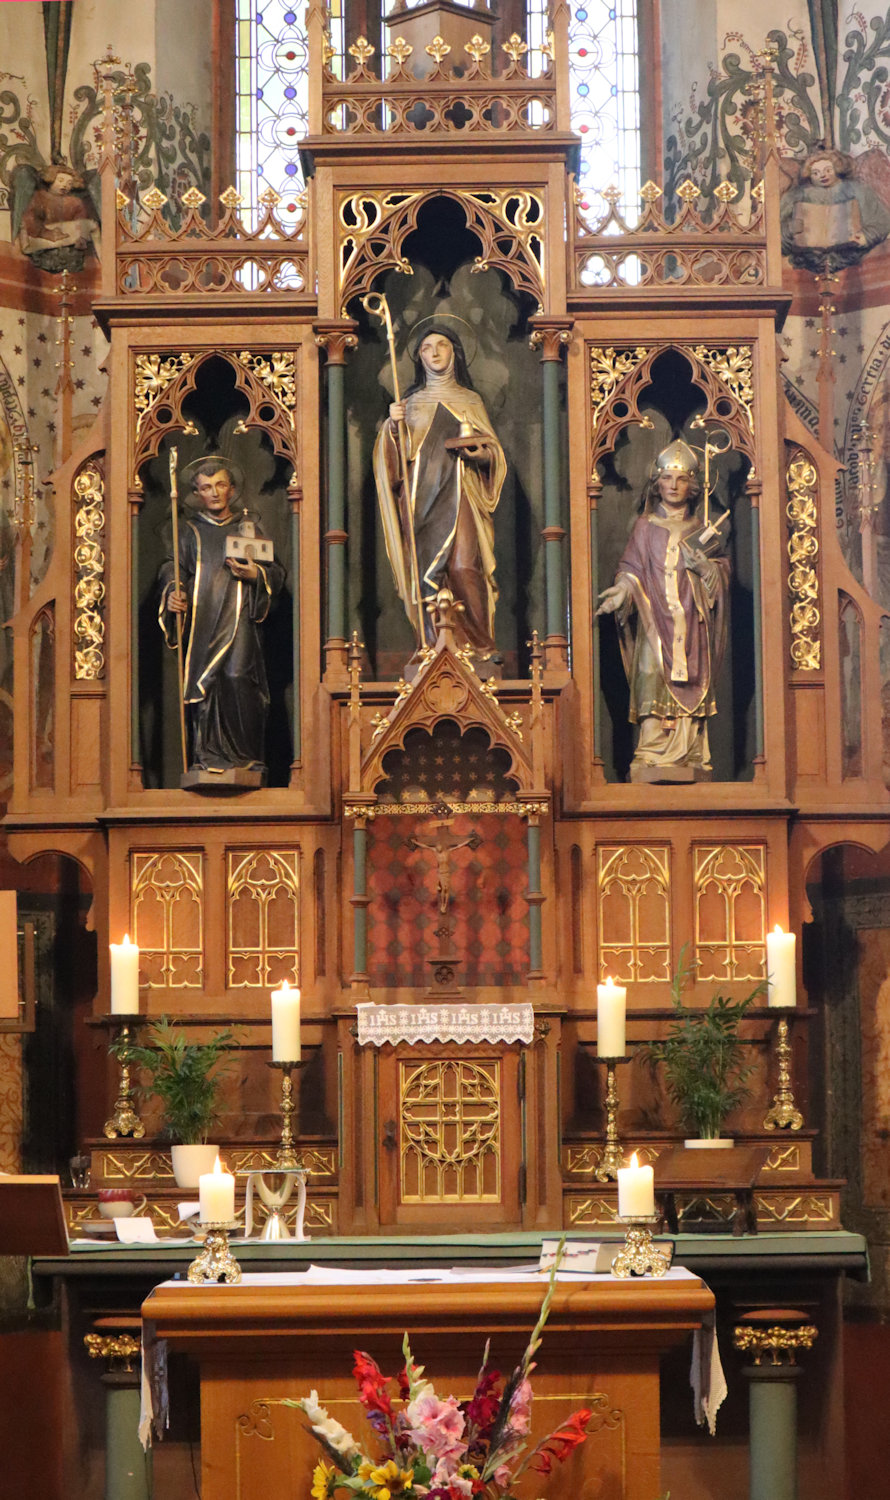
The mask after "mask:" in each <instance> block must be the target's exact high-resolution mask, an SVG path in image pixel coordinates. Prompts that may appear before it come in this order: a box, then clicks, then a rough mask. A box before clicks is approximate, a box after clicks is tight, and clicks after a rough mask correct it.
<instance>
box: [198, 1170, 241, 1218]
mask: <svg viewBox="0 0 890 1500" xmlns="http://www.w3.org/2000/svg"><path fill="white" fill-rule="evenodd" d="M198 1199H199V1202H200V1208H199V1210H198V1213H199V1217H200V1220H201V1223H202V1224H231V1222H232V1220H233V1219H234V1217H235V1179H234V1177H233V1176H232V1174H231V1172H224V1171H223V1168H222V1162H221V1161H220V1159H219V1157H217V1158H216V1165H215V1166H214V1168H213V1171H212V1172H204V1173H202V1175H201V1176H200V1177H199V1178H198Z"/></svg>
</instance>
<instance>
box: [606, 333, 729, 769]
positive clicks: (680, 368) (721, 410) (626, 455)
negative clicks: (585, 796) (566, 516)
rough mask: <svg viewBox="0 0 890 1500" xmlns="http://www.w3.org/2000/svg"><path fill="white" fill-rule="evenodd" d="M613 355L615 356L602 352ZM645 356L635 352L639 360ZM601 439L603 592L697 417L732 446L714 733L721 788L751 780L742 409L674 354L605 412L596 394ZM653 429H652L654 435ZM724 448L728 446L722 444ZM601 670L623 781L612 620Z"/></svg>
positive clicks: (683, 355) (697, 438)
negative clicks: (672, 447)
mask: <svg viewBox="0 0 890 1500" xmlns="http://www.w3.org/2000/svg"><path fill="white" fill-rule="evenodd" d="M596 352H600V353H602V354H604V355H610V356H611V355H613V354H614V352H615V351H614V350H604V351H594V353H596ZM637 352H638V351H636V350H635V351H634V355H636V354H637ZM645 352H646V351H643V353H645ZM592 396H593V404H594V410H595V422H597V423H598V428H597V439H598V441H596V442H595V445H594V451H593V471H594V473H595V474H596V473H598V474H599V476H600V478H601V481H602V493H601V495H600V497H599V501H598V506H597V555H596V560H597V575H598V583H597V588H598V591H601V590H603V589H604V588H606V587H607V586H608V585H609V584H611V583H612V582H613V581H614V578H615V574H616V572H617V569H618V564H619V561H620V559H621V556H622V553H623V551H624V548H625V545H626V543H627V540H628V537H629V534H630V532H631V530H632V528H633V524H634V522H635V521H636V519H637V516H638V515H639V506H640V499H641V496H642V492H643V488H644V486H645V484H646V481H647V480H648V478H649V477H650V474H651V470H652V464H653V462H654V460H655V458H656V456H657V455H658V453H660V452H661V450H662V449H663V448H664V447H666V445H667V444H668V443H669V442H671V440H672V439H673V438H674V437H681V438H683V439H684V441H685V442H687V443H689V444H690V446H692V447H694V448H696V449H697V450H699V452H700V451H701V449H702V446H703V434H702V431H701V429H700V428H698V429H696V428H694V427H693V425H692V424H693V421H694V420H695V418H696V417H698V416H699V415H702V416H704V417H706V419H707V427H708V431H709V432H712V431H713V430H714V428H719V427H720V426H721V425H722V426H723V427H724V430H725V431H726V432H727V433H728V434H729V435H730V437H731V438H732V443H733V446H732V448H731V450H730V451H729V452H727V453H726V455H725V456H724V457H722V458H720V459H719V460H718V461H717V473H718V478H717V481H716V484H715V485H714V489H713V495H714V499H715V501H716V504H717V507H718V508H720V509H724V508H726V507H727V506H728V507H729V510H730V525H731V532H730V539H729V549H728V550H729V557H730V562H731V568H732V579H731V585H730V592H729V601H728V628H727V645H726V652H725V655H724V660H723V665H722V669H721V672H720V675H719V677H718V679H717V684H716V698H717V705H718V711H717V713H716V715H714V716H713V717H712V718H711V719H710V720H709V723H708V734H709V740H710V747H711V757H712V760H713V765H714V780H715V781H743V780H751V779H752V778H753V774H754V755H755V696H754V695H755V679H754V618H755V599H754V576H755V575H754V568H753V548H754V540H753V538H754V532H753V528H752V514H751V504H750V500H749V497H748V494H747V492H746V489H745V481H746V479H747V476H748V473H749V471H750V466H751V455H752V442H751V433H750V429H749V426H748V419H747V414H746V412H745V410H744V408H743V406H742V404H741V403H740V402H738V401H736V400H735V399H733V398H732V397H731V396H730V394H729V393H728V392H727V391H725V390H720V388H719V386H718V385H717V382H716V380H715V378H714V377H712V376H711V374H710V372H709V371H708V370H707V369H705V368H703V367H702V364H701V362H700V361H699V360H698V359H696V358H694V357H693V355H692V351H687V350H684V349H681V348H675V347H668V348H664V349H662V350H660V351H656V352H655V353H654V355H653V354H652V353H651V352H650V354H649V356H648V358H647V359H645V360H644V361H643V362H642V363H640V364H639V365H638V367H637V368H636V369H635V370H634V371H633V373H632V374H631V375H630V376H628V377H627V379H625V380H624V381H619V382H618V383H616V386H615V389H614V391H613V393H612V394H611V396H610V397H609V398H608V400H604V401H603V402H602V403H601V404H600V405H599V407H597V400H596V388H595V387H593V388H592ZM650 424H651V425H650ZM716 441H717V442H720V443H723V442H724V441H725V439H724V438H723V437H722V436H721V435H718V436H717V438H716ZM598 636H599V648H598V649H599V668H600V683H601V693H602V700H603V707H604V712H603V713H602V715H601V743H600V752H599V753H600V755H601V756H602V759H603V763H604V767H605V772H606V778H607V780H609V781H624V780H626V779H627V777H628V772H629V768H630V762H631V759H632V757H633V744H634V735H633V727H632V726H631V724H630V723H629V722H628V708H629V690H628V686H627V678H626V675H625V672H624V668H623V665H622V661H621V653H620V649H619V639H618V632H617V629H616V626H615V620H614V617H612V616H609V617H605V618H602V619H600V621H599V622H598Z"/></svg>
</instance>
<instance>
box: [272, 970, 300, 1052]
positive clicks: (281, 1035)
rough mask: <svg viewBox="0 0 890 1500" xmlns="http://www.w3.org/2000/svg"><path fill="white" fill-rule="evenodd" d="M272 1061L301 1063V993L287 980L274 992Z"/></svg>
mask: <svg viewBox="0 0 890 1500" xmlns="http://www.w3.org/2000/svg"><path fill="white" fill-rule="evenodd" d="M272 1061H273V1062H299V1061H300V991H299V990H292V989H291V987H290V985H289V984H288V982H287V980H286V979H285V981H284V983H283V985H282V986H281V989H280V990H273V991H272Z"/></svg>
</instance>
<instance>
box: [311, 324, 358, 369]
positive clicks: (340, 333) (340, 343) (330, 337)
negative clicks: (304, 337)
mask: <svg viewBox="0 0 890 1500" xmlns="http://www.w3.org/2000/svg"><path fill="white" fill-rule="evenodd" d="M357 327H358V324H357V323H356V321H355V319H354V318H331V319H330V320H329V321H326V322H322V323H316V324H315V342H316V344H317V345H318V347H319V348H320V349H324V351H325V353H326V355H327V362H328V364H329V365H345V363H346V355H347V352H348V351H349V350H350V349H356V348H358V335H357V333H356V329H357Z"/></svg>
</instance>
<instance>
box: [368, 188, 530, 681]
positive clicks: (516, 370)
mask: <svg viewBox="0 0 890 1500" xmlns="http://www.w3.org/2000/svg"><path fill="white" fill-rule="evenodd" d="M468 218H475V219H478V214H477V212H476V211H475V209H474V208H473V206H472V205H469V204H467V203H464V202H463V201H459V200H458V199H456V198H455V197H453V196H450V195H447V194H445V193H436V194H430V195H428V196H427V197H425V198H424V200H423V202H422V203H420V204H419V205H417V206H415V207H414V208H413V213H412V222H413V224H414V226H415V227H412V228H411V229H410V232H409V233H407V234H406V235H404V237H403V238H401V237H400V238H399V240H398V247H399V249H400V251H401V254H403V255H404V256H405V258H406V259H407V261H408V262H409V263H410V265H411V267H412V269H413V275H406V274H404V273H403V272H400V271H398V270H395V269H393V265H394V262H395V259H396V257H395V256H391V257H390V258H389V259H388V260H384V261H383V263H382V267H381V271H380V272H378V273H377V275H376V278H375V279H374V280H373V288H374V290H375V291H377V292H380V291H382V292H384V293H385V295H386V297H387V299H388V301H389V305H390V309H391V312H392V318H393V324H394V327H395V333H396V348H397V353H398V359H399V365H398V368H399V382H400V388H401V391H402V392H403V393H404V391H405V390H406V389H407V388H408V387H409V386H410V384H411V382H412V380H413V365H412V362H411V360H410V358H409V355H408V346H409V333H410V331H411V330H412V329H413V328H414V326H415V325H416V324H417V323H418V321H419V320H421V319H423V318H428V317H430V316H433V315H435V314H436V313H448V314H451V315H452V316H453V317H458V318H461V319H463V320H464V323H465V324H468V325H469V327H470V329H471V330H472V339H471V342H474V343H475V345H476V352H475V355H474V357H473V358H472V361H471V365H470V375H471V378H472V381H473V384H474V386H475V387H476V389H477V390H478V391H479V393H480V394H481V396H482V398H483V400H484V402H485V406H486V409H487V411H488V414H489V416H490V418H491V421H492V423H493V425H494V427H495V430H496V431H497V434H498V437H499V439H500V441H501V443H502V445H503V448H504V452H505V455H506V458H507V465H508V469H507V478H506V481H505V484H504V488H503V490H502V492H501V498H500V502H499V504H498V507H497V510H496V512H495V517H494V530H495V540H494V545H495V556H496V560H497V566H496V580H497V585H498V589H499V599H498V603H497V611H496V616H495V640H496V644H497V649H498V652H499V653H500V654H501V655H502V656H503V658H504V676H505V677H516V676H518V675H520V674H522V673H524V672H525V670H526V668H527V652H526V642H527V640H528V639H529V638H530V636H531V631H532V628H533V627H534V625H536V624H538V623H539V622H540V619H541V618H542V615H543V575H542V547H541V542H540V531H541V527H542V526H543V524H544V523H543V513H542V509H541V491H542V469H541V450H542V414H541V369H540V356H539V355H538V354H537V353H536V352H535V351H533V350H532V349H530V348H529V344H528V339H529V333H530V329H529V318H530V317H531V316H532V315H533V314H534V313H535V311H536V310H537V300H536V294H534V295H533V293H532V290H531V288H532V287H534V286H535V276H536V274H538V275H539V272H538V273H536V272H535V262H534V257H533V256H531V255H530V254H528V253H526V251H525V250H524V251H523V257H522V259H521V263H520V262H517V264H516V265H515V266H514V265H512V263H511V262H510V259H509V255H508V253H507V252H508V249H509V245H508V241H509V233H508V231H507V230H506V229H504V231H503V235H502V237H501V243H502V248H503V252H504V253H503V254H501V255H499V256H497V257H493V259H494V260H495V263H496V264H498V265H499V269H492V268H490V269H487V270H484V271H479V270H476V269H474V267H475V262H476V261H477V259H478V258H480V257H481V256H482V254H483V251H484V250H485V249H486V248H490V247H488V246H486V245H484V244H483V240H482V239H481V238H480V237H479V234H477V233H475V232H474V231H473V230H471V229H470V228H469V227H468ZM479 228H480V232H486V231H484V229H483V225H482V222H481V220H479ZM486 237H487V235H486ZM519 243H520V240H519V237H517V238H516V240H515V242H514V243H513V249H514V250H515V249H516V246H517V245H518V244H519ZM514 283H518V289H517V285H516V284H514ZM370 284H371V282H370V280H369V279H368V278H367V277H366V278H365V281H364V282H363V284H362V289H365V287H366V285H370ZM347 310H348V313H349V315H350V316H351V317H354V318H356V320H357V321H358V324H359V346H358V348H357V349H356V351H355V353H354V354H352V355H350V357H349V361H348V363H347V370H346V382H347V403H348V410H349V418H350V421H349V445H350V448H349V463H348V472H349V495H348V506H349V520H348V526H349V535H350V539H351V545H350V549H349V608H350V629H357V630H358V631H359V634H360V637H361V639H362V641H364V643H365V645H366V647H367V653H368V658H369V669H370V675H371V676H372V677H374V678H377V679H378V680H385V679H390V678H394V677H398V676H399V674H400V671H401V668H402V666H403V664H404V662H405V661H406V659H407V658H408V657H409V656H410V655H411V652H412V650H413V645H414V641H413V635H412V630H411V626H410V623H409V621H408V619H407V617H406V615H405V611H404V609H403V607H402V604H401V602H400V600H399V598H398V596H397V594H396V591H395V587H394V584H393V580H392V574H391V571H390V567H389V562H388V560H387V556H386V551H385V547H384V543H383V535H382V531H381V527H380V520H379V516H378V507H377V497H376V492H375V488H374V478H373V473H372V449H373V445H374V439H375V437H376V434H377V431H378V429H379V427H380V424H381V423H382V421H383V420H384V419H385V417H386V415H387V411H388V407H389V403H390V401H391V400H392V382H391V376H390V363H389V352H388V348H387V344H386V339H385V334H384V331H383V328H382V324H381V323H380V322H379V321H378V320H377V319H374V318H369V317H368V315H367V314H366V313H365V311H364V309H363V308H362V306H361V303H360V301H359V300H358V298H357V297H354V298H353V300H352V301H351V302H350V303H349V304H348V309H347ZM457 331H458V332H459V333H460V332H462V330H461V328H460V326H459V325H458V327H457Z"/></svg>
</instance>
